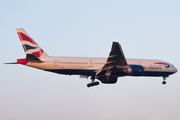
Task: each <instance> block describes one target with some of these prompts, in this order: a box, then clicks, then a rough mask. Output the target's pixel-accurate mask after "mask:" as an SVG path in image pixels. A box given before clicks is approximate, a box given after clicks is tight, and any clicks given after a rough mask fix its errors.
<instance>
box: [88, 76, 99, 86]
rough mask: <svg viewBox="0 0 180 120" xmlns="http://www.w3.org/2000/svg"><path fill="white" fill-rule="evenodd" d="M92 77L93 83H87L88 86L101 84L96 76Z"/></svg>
mask: <svg viewBox="0 0 180 120" xmlns="http://www.w3.org/2000/svg"><path fill="white" fill-rule="evenodd" d="M91 79H92V81H91V83H89V84H87V87H92V86H96V85H99V82H98V81H94V80H95V77H91Z"/></svg>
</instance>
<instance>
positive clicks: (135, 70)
mask: <svg viewBox="0 0 180 120" xmlns="http://www.w3.org/2000/svg"><path fill="white" fill-rule="evenodd" d="M125 72H126V73H127V75H132V76H141V75H144V67H143V66H141V65H129V67H128V68H127V69H125Z"/></svg>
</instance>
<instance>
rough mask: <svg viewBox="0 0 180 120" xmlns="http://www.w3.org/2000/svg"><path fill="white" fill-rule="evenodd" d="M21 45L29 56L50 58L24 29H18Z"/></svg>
mask: <svg viewBox="0 0 180 120" xmlns="http://www.w3.org/2000/svg"><path fill="white" fill-rule="evenodd" d="M16 31H17V33H18V36H19V39H20V41H21V44H22V46H23V48H24V51H25V53H26V55H27V54H34V55H35V56H36V57H38V58H40V57H48V55H47V54H46V53H45V52H44V51H43V50H42V49H41V48H40V47H39V46H38V44H37V43H36V42H35V41H34V40H33V39H32V38H31V37H30V36H29V35H28V34H27V33H26V32H25V31H24V30H23V29H22V28H16Z"/></svg>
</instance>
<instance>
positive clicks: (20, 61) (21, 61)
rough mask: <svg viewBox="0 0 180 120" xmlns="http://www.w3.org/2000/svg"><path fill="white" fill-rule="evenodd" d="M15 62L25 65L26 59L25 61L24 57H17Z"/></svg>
mask: <svg viewBox="0 0 180 120" xmlns="http://www.w3.org/2000/svg"><path fill="white" fill-rule="evenodd" d="M17 63H19V64H23V65H26V64H27V63H28V61H26V59H25V58H24V59H17Z"/></svg>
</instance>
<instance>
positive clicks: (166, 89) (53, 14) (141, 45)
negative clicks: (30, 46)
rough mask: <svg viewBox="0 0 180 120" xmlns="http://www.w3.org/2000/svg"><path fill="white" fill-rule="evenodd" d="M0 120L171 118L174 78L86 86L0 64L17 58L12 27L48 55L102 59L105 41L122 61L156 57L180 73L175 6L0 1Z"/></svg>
mask: <svg viewBox="0 0 180 120" xmlns="http://www.w3.org/2000/svg"><path fill="white" fill-rule="evenodd" d="M0 4H1V7H0V16H1V19H0V24H1V27H0V41H1V47H0V54H1V64H0V73H1V75H0V96H1V98H0V119H1V120H24V119H26V120H32V119H38V120H50V119H54V120H59V119H62V120H71V119H75V120H80V119H86V120H92V119H95V120H110V119H111V120H119V119H126V120H134V119H138V120H162V119H163V120H169V119H172V120H179V119H180V114H179V111H180V95H179V93H180V87H179V85H180V80H179V78H180V74H179V73H176V74H174V75H172V76H170V77H169V78H168V79H167V84H166V85H165V86H163V85H162V84H161V82H162V78H148V77H122V78H119V79H118V82H117V84H114V85H104V84H101V85H99V86H98V87H93V88H87V87H86V84H87V83H89V82H90V80H89V79H88V80H87V79H82V78H79V76H64V75H57V74H54V73H50V72H45V71H41V70H37V69H34V68H30V67H26V66H22V65H5V64H3V63H5V62H13V61H16V59H17V58H24V57H25V53H24V51H23V48H22V46H21V44H20V41H19V38H18V35H17V33H16V31H15V28H19V27H21V28H24V29H25V30H26V32H27V33H28V34H29V35H30V36H31V37H32V38H33V39H34V40H35V41H36V42H37V43H38V44H39V45H40V46H41V47H42V48H43V50H44V51H45V52H46V53H47V54H48V55H51V56H75V57H104V58H106V57H108V55H109V52H110V49H111V45H112V42H113V41H117V42H119V43H120V44H121V46H122V48H123V51H124V54H125V57H126V58H139V59H142V58H144V59H158V60H164V61H167V62H170V63H172V64H173V65H174V66H176V68H177V69H179V68H180V64H179V60H180V56H179V50H180V49H179V48H180V40H179V39H180V34H179V33H180V22H179V21H180V15H179V12H180V8H179V5H180V1H178V0H172V1H168V0H151V1H143V0H137V1H133V0H128V1H121V0H113V1H108V0H91V1H85V0H84V1H83V0H66V1H61V0H59V1H55V0H51V1H47V0H37V1H34V0H31V1H24V0H16V1H0Z"/></svg>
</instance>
